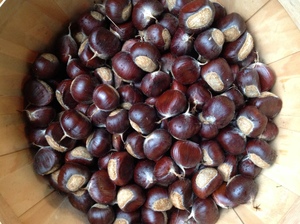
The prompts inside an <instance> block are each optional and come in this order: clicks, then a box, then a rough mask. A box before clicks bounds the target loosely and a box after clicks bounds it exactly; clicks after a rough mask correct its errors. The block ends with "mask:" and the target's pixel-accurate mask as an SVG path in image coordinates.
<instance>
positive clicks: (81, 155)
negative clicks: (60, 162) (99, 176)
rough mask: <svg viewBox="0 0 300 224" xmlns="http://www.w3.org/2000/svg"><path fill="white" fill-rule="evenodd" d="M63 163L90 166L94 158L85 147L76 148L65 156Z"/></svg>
mask: <svg viewBox="0 0 300 224" xmlns="http://www.w3.org/2000/svg"><path fill="white" fill-rule="evenodd" d="M65 163H78V164H81V165H84V166H91V165H93V163H94V158H93V156H92V155H91V154H90V153H89V152H88V150H87V149H86V147H84V146H77V147H75V148H74V149H72V150H71V151H68V152H67V153H66V154H65Z"/></svg>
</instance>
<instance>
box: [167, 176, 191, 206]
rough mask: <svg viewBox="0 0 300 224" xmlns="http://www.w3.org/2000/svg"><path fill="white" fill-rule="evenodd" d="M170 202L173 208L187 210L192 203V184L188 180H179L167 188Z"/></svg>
mask: <svg viewBox="0 0 300 224" xmlns="http://www.w3.org/2000/svg"><path fill="white" fill-rule="evenodd" d="M168 192H169V197H170V200H171V202H172V204H173V206H174V207H175V208H178V209H181V210H187V209H188V208H189V207H191V206H192V203H193V191H192V182H191V180H190V179H179V180H176V181H175V182H173V183H172V184H171V185H170V186H169V187H168Z"/></svg>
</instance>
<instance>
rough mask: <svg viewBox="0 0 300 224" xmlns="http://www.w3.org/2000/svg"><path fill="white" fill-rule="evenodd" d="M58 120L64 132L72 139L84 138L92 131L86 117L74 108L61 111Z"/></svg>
mask: <svg viewBox="0 0 300 224" xmlns="http://www.w3.org/2000/svg"><path fill="white" fill-rule="evenodd" d="M59 122H60V125H61V127H62V129H63V130H64V132H65V134H66V135H67V136H68V137H70V138H72V139H76V140H79V139H85V138H87V137H88V136H89V134H90V133H91V132H92V124H91V122H90V120H89V119H88V117H87V116H85V115H84V114H82V113H81V112H78V111H76V110H74V109H71V110H66V111H64V112H62V114H61V116H60V119H59Z"/></svg>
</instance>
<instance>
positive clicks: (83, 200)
mask: <svg viewBox="0 0 300 224" xmlns="http://www.w3.org/2000/svg"><path fill="white" fill-rule="evenodd" d="M68 199H69V202H70V204H71V205H72V206H73V207H74V208H76V209H78V210H79V211H82V212H84V213H87V212H88V211H89V209H90V208H91V207H92V206H93V205H94V204H95V201H94V200H93V199H92V198H91V196H90V194H89V192H88V191H87V190H86V189H85V188H82V189H80V190H78V191H75V192H72V193H69V194H68Z"/></svg>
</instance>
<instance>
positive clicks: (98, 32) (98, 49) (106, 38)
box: [88, 27, 121, 60]
mask: <svg viewBox="0 0 300 224" xmlns="http://www.w3.org/2000/svg"><path fill="white" fill-rule="evenodd" d="M88 41H89V44H90V49H91V50H92V51H93V52H94V54H95V55H97V57H99V58H101V59H104V60H107V59H110V58H112V57H113V56H114V55H115V54H116V53H118V52H119V51H120V50H121V41H120V39H119V38H118V37H116V36H115V35H114V34H113V33H112V32H110V31H109V30H107V29H106V28H104V27H98V28H95V29H93V30H92V32H91V34H90V35H89V36H88Z"/></svg>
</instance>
